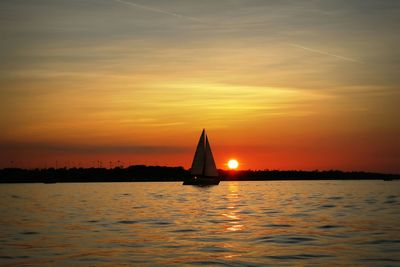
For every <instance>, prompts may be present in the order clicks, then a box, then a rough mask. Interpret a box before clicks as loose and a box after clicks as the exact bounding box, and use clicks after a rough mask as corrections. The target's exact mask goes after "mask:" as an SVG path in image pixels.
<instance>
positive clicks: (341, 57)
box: [288, 44, 362, 63]
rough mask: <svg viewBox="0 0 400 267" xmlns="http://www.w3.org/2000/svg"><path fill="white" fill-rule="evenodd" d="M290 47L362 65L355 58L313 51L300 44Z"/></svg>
mask: <svg viewBox="0 0 400 267" xmlns="http://www.w3.org/2000/svg"><path fill="white" fill-rule="evenodd" d="M288 45H290V46H293V47H296V48H300V49H303V50H307V51H310V52H313V53H317V54H321V55H326V56H331V57H335V58H338V59H341V60H346V61H351V62H357V63H362V62H361V61H360V60H357V59H354V58H350V57H344V56H340V55H336V54H332V53H329V52H325V51H321V50H317V49H313V48H309V47H306V46H302V45H298V44H288Z"/></svg>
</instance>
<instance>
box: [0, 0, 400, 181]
mask: <svg viewBox="0 0 400 267" xmlns="http://www.w3.org/2000/svg"><path fill="white" fill-rule="evenodd" d="M0 10H1V11H0V12H1V13H4V14H2V15H0V33H1V36H3V37H4V38H2V39H3V40H4V41H2V43H1V45H0V56H1V58H2V60H1V62H0V126H1V128H2V130H1V131H0V167H10V166H15V167H44V166H55V164H56V161H57V164H58V166H65V165H68V166H97V165H98V163H97V162H98V161H102V162H103V166H105V167H109V166H110V161H111V162H112V163H111V165H112V166H115V164H116V161H118V160H119V161H121V162H123V163H124V165H128V164H157V165H173V166H177V165H179V166H184V167H185V168H188V167H189V166H190V164H191V160H192V157H193V153H194V150H195V146H196V144H197V141H198V138H199V135H200V133H201V130H202V129H203V128H206V130H207V132H208V135H209V138H210V142H211V146H212V148H213V152H214V156H215V158H216V163H217V167H218V168H226V165H225V164H226V162H227V161H228V159H230V158H232V157H235V158H237V159H238V160H239V162H240V164H241V165H240V168H242V169H267V168H268V169H307V170H314V169H342V170H364V171H379V172H396V173H400V152H399V151H400V138H399V137H400V124H399V122H398V114H400V107H399V104H398V103H399V100H400V92H399V90H398V89H399V85H400V80H399V76H398V69H399V67H400V66H399V61H398V58H400V57H399V56H400V55H399V52H398V45H399V44H400V37H398V35H397V34H396V33H397V31H398V27H397V26H398V24H399V19H398V16H397V14H398V11H399V10H400V6H399V4H398V3H397V2H396V1H363V2H357V3H356V2H353V3H348V2H347V1H335V2H334V3H333V2H331V3H328V2H326V1H313V2H310V1H293V2H291V1H281V2H276V3H271V2H270V3H268V2H263V1H250V0H249V1H231V0H229V1H228V0H224V1H218V3H215V1H201V2H199V1H178V0H173V1H158V0H151V1H128V0H126V1H104V2H99V3H98V4H96V5H95V6H93V4H92V3H91V2H90V1H87V2H85V1H82V2H80V3H75V2H74V3H70V2H68V1H41V2H40V3H33V2H32V1H20V2H18V3H16V2H13V1H2V2H1V3H0ZM360 10H362V12H360ZM5 14H11V15H7V16H6V15H5Z"/></svg>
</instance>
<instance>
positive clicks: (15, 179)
mask: <svg viewBox="0 0 400 267" xmlns="http://www.w3.org/2000/svg"><path fill="white" fill-rule="evenodd" d="M218 173H219V177H220V179H221V181H283V180H291V181H293V180H399V179H400V174H384V173H373V172H358V171H357V172H344V171H339V170H328V171H318V170H315V171H301V170H286V171H285V170H238V171H231V170H218ZM190 176H191V174H190V171H189V170H186V169H184V168H183V167H166V166H146V165H133V166H129V167H126V168H122V167H116V168H109V169H107V168H57V169H55V168H46V169H21V168H4V169H0V183H77V182H156V181H157V182H172V181H183V180H184V179H187V178H188V177H190Z"/></svg>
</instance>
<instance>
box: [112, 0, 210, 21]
mask: <svg viewBox="0 0 400 267" xmlns="http://www.w3.org/2000/svg"><path fill="white" fill-rule="evenodd" d="M114 1H115V2H119V3H121V4H125V5H130V6H133V7H137V8H141V9H145V10H148V11H151V12H156V13H161V14H165V15H169V16H173V17H176V18H180V19H187V20H191V21H195V22H202V21H201V20H200V19H198V18H195V17H189V16H185V15H182V14H179V13H175V12H170V11H167V10H163V9H159V8H155V7H150V6H145V5H139V4H136V3H134V2H129V1H124V0H114Z"/></svg>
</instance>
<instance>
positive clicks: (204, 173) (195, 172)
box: [183, 129, 219, 186]
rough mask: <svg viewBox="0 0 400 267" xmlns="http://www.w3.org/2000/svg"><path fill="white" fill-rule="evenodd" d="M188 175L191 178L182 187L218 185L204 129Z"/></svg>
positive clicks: (216, 172)
mask: <svg viewBox="0 0 400 267" xmlns="http://www.w3.org/2000/svg"><path fill="white" fill-rule="evenodd" d="M190 173H191V177H190V178H189V179H187V180H185V181H184V182H183V184H184V185H200V186H205V185H218V184H219V178H218V171H217V167H216V166H215V161H214V157H213V154H212V152H211V147H210V143H209V142H208V137H207V134H206V130H205V129H203V132H202V133H201V136H200V139H199V143H198V144H197V149H196V152H195V154H194V158H193V162H192V167H191V168H190Z"/></svg>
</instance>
